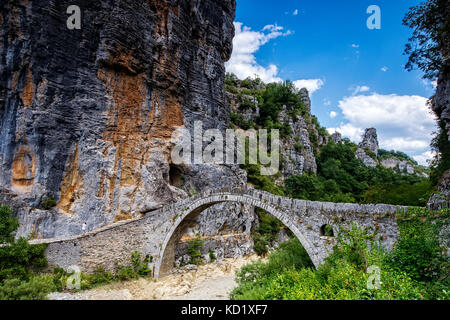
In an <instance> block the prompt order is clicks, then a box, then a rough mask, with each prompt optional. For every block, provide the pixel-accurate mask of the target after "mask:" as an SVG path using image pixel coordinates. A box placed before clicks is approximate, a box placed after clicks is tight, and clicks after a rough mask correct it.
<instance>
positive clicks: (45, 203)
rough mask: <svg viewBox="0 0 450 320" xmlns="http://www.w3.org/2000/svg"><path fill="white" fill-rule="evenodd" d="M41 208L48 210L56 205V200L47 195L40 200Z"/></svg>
mask: <svg viewBox="0 0 450 320" xmlns="http://www.w3.org/2000/svg"><path fill="white" fill-rule="evenodd" d="M41 206H42V208H44V209H45V210H50V209H51V208H53V207H55V206H56V201H55V199H53V197H47V198H45V199H44V200H42V202H41Z"/></svg>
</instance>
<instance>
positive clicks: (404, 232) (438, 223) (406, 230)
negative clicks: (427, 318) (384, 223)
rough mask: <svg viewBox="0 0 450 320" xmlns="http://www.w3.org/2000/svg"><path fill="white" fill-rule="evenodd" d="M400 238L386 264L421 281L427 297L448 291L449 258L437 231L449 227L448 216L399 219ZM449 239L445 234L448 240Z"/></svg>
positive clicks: (430, 297) (435, 296)
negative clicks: (437, 218)
mask: <svg viewBox="0 0 450 320" xmlns="http://www.w3.org/2000/svg"><path fill="white" fill-rule="evenodd" d="M398 224H399V231H400V238H399V239H398V241H397V243H396V244H395V247H394V250H393V251H392V253H391V254H390V255H389V256H387V257H386V263H387V264H388V265H389V266H390V267H391V268H393V269H395V270H398V271H400V272H405V273H407V274H408V275H409V276H410V277H411V278H412V279H414V280H417V281H420V282H421V284H422V286H423V291H422V292H423V293H424V295H425V298H427V299H438V298H442V297H445V296H447V297H448V293H449V292H450V290H449V289H450V280H449V279H448V275H449V270H450V268H449V266H450V265H449V259H448V256H447V255H446V252H445V251H446V249H445V248H442V247H441V244H440V242H439V234H440V231H441V230H442V228H443V227H444V226H447V227H448V217H447V218H441V219H439V220H436V219H430V218H422V217H421V218H411V219H407V220H402V221H399V223H398ZM445 241H448V235H447V239H445Z"/></svg>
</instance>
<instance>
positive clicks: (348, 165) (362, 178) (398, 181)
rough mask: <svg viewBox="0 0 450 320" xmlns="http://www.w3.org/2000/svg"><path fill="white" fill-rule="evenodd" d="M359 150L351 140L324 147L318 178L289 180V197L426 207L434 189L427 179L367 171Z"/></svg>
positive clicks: (378, 167) (287, 181)
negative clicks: (360, 158) (359, 158)
mask: <svg viewBox="0 0 450 320" xmlns="http://www.w3.org/2000/svg"><path fill="white" fill-rule="evenodd" d="M356 149H357V146H356V145H355V144H354V143H352V142H350V141H349V140H344V142H343V143H340V144H335V143H333V142H330V143H328V144H327V145H326V146H323V147H322V148H321V151H320V154H319V155H318V157H317V166H318V172H317V175H305V174H304V175H302V176H299V175H294V176H291V177H289V178H288V179H286V181H285V188H286V192H287V194H289V195H290V196H291V197H294V198H298V199H305V200H314V201H332V202H362V203H388V204H398V205H415V206H419V205H425V203H426V201H427V199H428V198H429V195H430V193H431V190H432V187H431V185H430V183H429V182H428V180H427V179H425V178H421V177H418V176H415V175H402V174H399V173H396V172H394V171H393V170H391V169H388V168H385V167H382V166H377V167H375V168H368V167H366V166H365V165H364V164H363V163H362V162H361V161H360V160H358V159H357V158H356V157H355V150H356Z"/></svg>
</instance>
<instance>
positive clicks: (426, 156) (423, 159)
mask: <svg viewBox="0 0 450 320" xmlns="http://www.w3.org/2000/svg"><path fill="white" fill-rule="evenodd" d="M435 155H436V153H435V152H433V151H425V152H424V153H422V154H419V155H417V156H414V157H413V159H414V160H416V161H417V163H419V164H420V165H423V166H428V165H429V164H430V161H431V160H433V158H434V156H435Z"/></svg>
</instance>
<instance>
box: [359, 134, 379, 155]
mask: <svg viewBox="0 0 450 320" xmlns="http://www.w3.org/2000/svg"><path fill="white" fill-rule="evenodd" d="M359 147H360V148H362V149H368V150H369V151H370V152H373V153H375V155H378V135H377V129H375V128H369V129H366V131H365V132H364V135H363V139H362V141H361V143H360V144H359Z"/></svg>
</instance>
